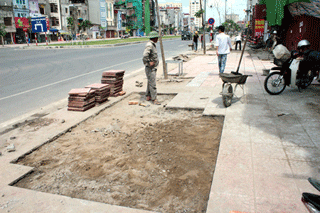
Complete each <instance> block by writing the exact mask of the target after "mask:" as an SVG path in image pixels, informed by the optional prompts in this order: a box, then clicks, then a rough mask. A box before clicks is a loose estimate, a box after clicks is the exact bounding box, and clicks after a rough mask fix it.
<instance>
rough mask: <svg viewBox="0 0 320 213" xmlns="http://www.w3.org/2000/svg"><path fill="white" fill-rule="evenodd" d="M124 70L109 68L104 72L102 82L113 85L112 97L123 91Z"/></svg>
mask: <svg viewBox="0 0 320 213" xmlns="http://www.w3.org/2000/svg"><path fill="white" fill-rule="evenodd" d="M124 72H125V71H124V70H109V71H104V72H103V73H102V79H101V83H102V84H109V85H110V86H111V92H110V96H111V97H116V96H118V95H119V92H121V91H122V86H123V76H124Z"/></svg>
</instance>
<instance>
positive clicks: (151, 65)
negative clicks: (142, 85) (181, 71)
mask: <svg viewBox="0 0 320 213" xmlns="http://www.w3.org/2000/svg"><path fill="white" fill-rule="evenodd" d="M158 38H159V34H158V33H157V32H156V31H151V32H150V34H149V39H150V41H149V42H148V43H147V44H146V47H145V49H144V52H143V58H142V61H143V64H144V65H145V71H146V76H147V79H148V85H147V91H146V100H147V101H152V102H153V104H156V105H160V102H159V101H158V100H157V87H156V77H157V68H156V67H157V66H158V64H159V58H158V53H157V48H156V43H157V42H158Z"/></svg>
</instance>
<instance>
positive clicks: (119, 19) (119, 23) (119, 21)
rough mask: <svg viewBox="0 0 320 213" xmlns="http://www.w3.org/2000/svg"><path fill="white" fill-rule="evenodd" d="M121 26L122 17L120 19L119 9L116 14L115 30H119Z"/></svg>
mask: <svg viewBox="0 0 320 213" xmlns="http://www.w3.org/2000/svg"><path fill="white" fill-rule="evenodd" d="M121 28H122V19H121V11H120V10H119V11H118V14H117V30H119V31H120V30H121Z"/></svg>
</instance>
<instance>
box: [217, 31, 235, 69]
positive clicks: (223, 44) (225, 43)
mask: <svg viewBox="0 0 320 213" xmlns="http://www.w3.org/2000/svg"><path fill="white" fill-rule="evenodd" d="M224 29H225V28H224V26H222V25H220V26H219V27H218V31H219V34H218V35H217V36H216V42H215V44H216V47H217V51H216V53H217V56H218V62H219V72H220V73H223V72H224V69H225V67H226V63H227V56H228V54H229V53H230V51H231V50H232V46H231V39H230V36H228V35H226V34H225V33H224Z"/></svg>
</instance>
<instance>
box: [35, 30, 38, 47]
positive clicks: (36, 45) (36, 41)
mask: <svg viewBox="0 0 320 213" xmlns="http://www.w3.org/2000/svg"><path fill="white" fill-rule="evenodd" d="M34 38H35V39H36V46H38V39H37V33H35V34H34Z"/></svg>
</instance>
